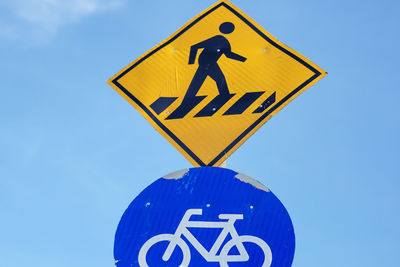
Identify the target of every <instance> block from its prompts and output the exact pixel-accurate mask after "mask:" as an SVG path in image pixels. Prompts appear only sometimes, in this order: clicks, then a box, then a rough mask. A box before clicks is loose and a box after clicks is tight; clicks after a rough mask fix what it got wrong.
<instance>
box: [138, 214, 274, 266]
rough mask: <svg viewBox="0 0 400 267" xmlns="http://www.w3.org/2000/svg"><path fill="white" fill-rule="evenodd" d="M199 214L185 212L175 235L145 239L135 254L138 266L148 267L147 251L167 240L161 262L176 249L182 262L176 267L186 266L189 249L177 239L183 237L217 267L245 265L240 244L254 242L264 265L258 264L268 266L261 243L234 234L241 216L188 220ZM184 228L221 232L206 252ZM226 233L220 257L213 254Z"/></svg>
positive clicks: (266, 248) (267, 255) (265, 246)
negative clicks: (137, 257) (231, 253)
mask: <svg viewBox="0 0 400 267" xmlns="http://www.w3.org/2000/svg"><path fill="white" fill-rule="evenodd" d="M202 214H203V210H202V209H189V210H187V211H186V213H185V215H184V216H183V218H182V220H181V222H180V224H179V226H178V228H177V229H176V231H175V234H159V235H156V236H154V237H152V238H150V239H149V240H147V241H146V243H144V245H143V246H142V248H141V249H140V251H139V259H138V260H139V265H140V266H143V267H148V264H147V261H146V255H147V252H148V250H149V249H150V248H151V247H152V246H153V245H154V244H156V243H158V242H162V241H168V242H169V245H168V247H167V249H166V250H165V252H164V255H163V256H162V259H163V260H164V261H168V260H169V258H170V257H171V255H172V253H173V251H174V249H175V248H176V247H179V248H180V249H181V250H182V252H183V260H182V263H181V264H180V266H189V264H190V259H191V257H190V249H189V246H188V245H187V244H186V242H185V241H184V240H183V239H182V238H181V236H184V237H185V238H186V239H187V240H188V241H189V242H190V244H191V245H192V246H193V247H194V248H195V249H196V250H197V252H199V253H200V255H201V256H202V257H203V258H204V259H205V260H206V261H207V262H218V263H219V264H220V266H221V267H228V263H229V262H246V261H248V260H249V255H248V253H247V251H246V249H245V247H244V245H243V243H245V242H251V243H254V244H256V245H258V246H259V247H260V248H261V249H262V251H263V253H264V262H263V263H262V267H270V266H271V262H272V252H271V249H270V247H269V246H268V244H267V243H265V241H264V240H262V239H260V238H258V237H255V236H251V235H242V236H239V235H238V233H237V231H236V229H235V226H234V223H235V222H236V220H243V214H219V216H218V217H219V219H221V220H227V221H219V222H214V221H191V220H190V217H191V216H192V215H202ZM188 228H222V231H221V233H220V234H219V236H218V238H217V240H216V241H215V242H214V244H213V245H212V247H211V249H210V250H209V251H207V250H206V249H205V248H204V246H202V244H201V243H200V242H199V241H198V240H197V239H196V237H194V236H193V234H192V233H191V232H190V231H189V230H188ZM228 234H230V236H231V237H232V239H231V240H229V241H228V242H227V243H226V244H225V245H224V246H223V247H222V250H221V252H220V254H219V255H217V253H218V251H220V249H221V246H222V244H223V242H224V240H225V239H226V237H227V236H228ZM234 246H236V248H237V250H238V251H239V255H229V252H230V250H231V249H232V248H233V247H234Z"/></svg>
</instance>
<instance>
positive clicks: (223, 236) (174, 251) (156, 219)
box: [114, 167, 295, 267]
mask: <svg viewBox="0 0 400 267" xmlns="http://www.w3.org/2000/svg"><path fill="white" fill-rule="evenodd" d="M294 250H295V236H294V230H293V225H292V222H291V220H290V217H289V214H288V213H287V211H286V209H285V207H284V206H283V205H282V203H281V202H280V201H279V199H278V198H277V197H276V196H275V195H274V194H273V193H272V192H271V191H270V190H269V189H268V188H266V187H265V186H264V185H262V184H260V183H259V182H257V181H256V180H254V179H252V178H250V177H248V176H246V175H243V174H241V173H237V172H235V171H232V170H228V169H224V168H215V167H202V168H192V169H187V170H182V171H178V172H175V173H172V174H170V175H167V176H165V177H163V178H160V179H158V180H157V181H155V182H154V183H153V184H151V185H150V186H149V187H147V188H146V189H145V190H144V191H143V192H142V193H140V195H139V196H138V197H136V198H135V199H134V200H133V202H132V203H131V204H130V206H129V207H128V209H127V210H126V211H125V213H124V215H123V216H122V219H121V221H120V223H119V225H118V229H117V233H116V235H115V244H114V257H115V260H116V266H117V267H131V266H140V267H147V266H149V267H160V266H174V267H178V266H180V267H188V266H190V267H192V266H193V267H195V266H202V267H207V266H222V267H227V266H252V267H258V266H260V267H290V266H291V265H292V261H293V257H294Z"/></svg>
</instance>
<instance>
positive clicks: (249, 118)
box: [108, 1, 326, 166]
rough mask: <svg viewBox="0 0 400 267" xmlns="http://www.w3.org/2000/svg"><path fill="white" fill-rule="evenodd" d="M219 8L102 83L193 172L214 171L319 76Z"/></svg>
mask: <svg viewBox="0 0 400 267" xmlns="http://www.w3.org/2000/svg"><path fill="white" fill-rule="evenodd" d="M325 74H326V73H325V72H324V71H323V70H322V69H321V68H319V67H318V66H317V65H315V64H314V63H312V62H311V61H309V60H308V59H307V58H305V57H304V56H302V55H300V54H299V53H297V52H296V51H294V50H293V49H291V48H289V47H287V46H286V45H284V44H282V43H281V42H279V41H278V40H277V39H275V38H274V37H273V36H272V35H271V34H269V33H268V32H267V31H266V30H264V29H263V28H262V27H261V26H259V25H258V24H257V23H256V22H255V21H253V20H252V19H251V18H249V17H248V16H247V15H246V14H244V13H243V12H242V11H240V10H239V9H238V8H236V7H235V6H233V5H232V4H231V3H229V2H228V1H220V2H218V3H216V4H215V5H213V6H211V7H210V8H209V9H207V10H205V11H204V12H202V13H201V14H199V15H198V16H197V17H195V18H194V19H192V20H191V21H189V22H188V23H187V24H186V25H184V26H183V27H182V28H181V29H179V30H178V31H177V32H176V33H174V34H173V35H172V36H170V37H169V38H168V39H166V40H165V41H163V42H162V43H160V44H159V45H157V46H156V47H154V48H153V49H151V50H150V51H148V52H147V53H145V54H144V55H143V56H142V57H140V58H138V59H137V60H135V61H134V62H132V63H131V64H130V65H128V66H127V67H126V68H124V69H123V70H122V71H120V72H119V73H118V74H116V75H115V76H114V77H112V78H111V79H110V80H109V81H108V83H109V84H110V85H111V86H112V87H113V88H114V89H115V90H117V91H118V93H120V94H121V95H122V96H123V97H124V98H125V99H126V100H128V101H129V102H130V103H131V104H132V105H133V106H134V107H135V108H136V109H137V110H139V112H140V113H141V114H142V115H143V116H145V117H146V119H147V120H148V121H149V122H150V123H151V124H152V125H153V126H154V127H155V128H156V129H157V130H158V131H159V132H160V133H161V134H162V135H163V136H164V137H165V138H166V139H167V140H168V141H169V142H171V143H172V144H173V145H174V146H175V148H177V149H178V150H179V151H180V152H181V153H182V154H183V155H184V156H185V157H186V158H187V159H188V160H189V161H190V162H191V163H192V164H193V165H195V166H219V165H220V164H221V163H222V162H223V161H225V160H226V158H227V157H229V156H230V155H231V154H232V153H233V152H234V151H235V150H236V149H237V148H238V147H239V146H240V145H241V144H243V142H244V141H246V140H247V139H248V138H249V137H250V136H251V135H252V134H253V133H254V132H255V131H257V130H258V129H259V128H260V127H261V126H262V125H263V124H264V123H265V122H266V121H267V120H269V119H270V118H271V116H273V115H275V114H276V113H277V112H278V111H279V110H281V109H282V108H283V107H284V106H286V105H287V104H288V103H289V102H290V101H291V100H293V99H294V98H295V97H296V96H298V95H299V94H300V93H301V92H303V91H304V90H306V89H307V88H309V87H310V86H311V85H313V84H314V83H316V82H317V81H318V80H320V79H321V78H322V77H323V76H325Z"/></svg>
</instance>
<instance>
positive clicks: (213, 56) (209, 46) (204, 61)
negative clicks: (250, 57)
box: [167, 22, 246, 120]
mask: <svg viewBox="0 0 400 267" xmlns="http://www.w3.org/2000/svg"><path fill="white" fill-rule="evenodd" d="M234 29H235V26H234V25H233V23H231V22H224V23H222V24H221V26H220V27H219V30H220V32H221V33H223V34H230V33H232V32H233V30H234ZM201 48H203V52H202V53H201V54H200V56H199V67H198V69H197V71H196V73H195V74H194V77H193V80H192V81H191V83H190V85H189V89H188V90H187V92H186V94H185V96H184V98H183V100H182V103H181V104H180V106H179V107H178V108H177V109H176V110H175V111H174V112H173V113H172V114H171V115H169V116H168V117H167V120H168V119H181V118H183V117H185V115H186V114H188V113H189V112H190V111H191V110H192V109H193V108H194V106H196V105H197V104H199V101H198V100H197V99H199V100H200V99H201V100H202V97H198V98H196V94H197V92H198V91H199V90H200V87H201V86H202V85H203V83H204V81H205V80H206V78H207V77H210V78H212V79H213V80H214V81H215V83H216V85H217V88H218V91H219V95H217V96H216V98H215V101H214V102H213V103H212V105H211V106H212V112H211V113H210V112H209V108H208V109H206V110H204V111H203V112H200V113H199V114H197V115H199V116H206V115H209V116H210V115H212V114H214V113H215V112H217V111H218V109H220V108H221V107H222V105H223V104H225V103H226V102H228V100H229V99H231V98H232V96H233V94H229V89H228V84H227V82H226V78H225V76H224V74H223V73H222V71H221V68H220V67H219V66H218V63H217V61H218V59H219V58H220V57H221V56H222V55H223V54H224V55H225V56H226V57H227V58H230V59H234V60H238V61H241V62H244V61H246V58H245V57H242V56H240V55H238V54H235V53H234V52H232V51H231V46H230V44H229V41H228V40H227V39H226V38H225V37H224V36H222V35H216V36H214V37H212V38H210V39H207V40H205V41H202V42H200V43H198V44H195V45H193V46H192V47H191V48H190V55H189V64H193V63H194V62H195V59H196V54H197V50H198V49H201ZM207 111H208V112H207Z"/></svg>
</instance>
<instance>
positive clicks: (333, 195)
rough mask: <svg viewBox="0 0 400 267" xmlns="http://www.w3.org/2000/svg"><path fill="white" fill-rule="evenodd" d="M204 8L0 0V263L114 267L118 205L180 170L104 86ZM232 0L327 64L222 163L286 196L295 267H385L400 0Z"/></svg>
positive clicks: (390, 266) (183, 3) (396, 130)
mask: <svg viewBox="0 0 400 267" xmlns="http://www.w3.org/2000/svg"><path fill="white" fill-rule="evenodd" d="M213 3H214V1H209V0H201V1H200V0H197V1H194V0H190V1H188V0H170V1H161V0H155V1H128V0H109V1H106V0H70V1H62V0H3V1H2V2H0V58H1V64H0V78H1V84H2V85H1V93H2V94H1V95H2V101H1V102H2V104H1V105H0V121H1V124H0V151H1V153H0V207H1V220H0V258H1V265H2V266H8V267H19V266H32V267H48V266H57V267H64V266H74V267H80V266H82V267H83V266H85V267H87V266H96V267H103V266H113V255H112V250H113V239H114V233H115V230H116V228H117V224H118V222H119V220H120V217H121V215H122V213H123V212H124V210H125V209H126V208H127V206H128V205H129V203H130V202H131V201H132V200H133V198H134V197H135V196H136V195H137V194H139V193H140V192H141V190H143V189H144V188H145V187H146V186H148V185H150V184H151V183H152V182H153V181H155V180H156V179H157V178H159V177H161V176H163V175H165V174H168V173H170V172H173V171H176V170H179V169H183V168H187V167H190V164H189V162H188V161H186V160H185V158H184V157H183V156H181V155H180V154H179V153H178V151H176V150H175V149H174V148H173V147H172V145H170V144H169V143H168V142H167V141H166V140H165V139H164V138H163V137H162V136H161V135H160V134H158V133H157V131H156V130H154V129H153V128H152V127H151V126H150V124H149V123H147V121H146V120H145V119H144V118H143V117H142V116H141V115H140V114H139V112H137V111H136V110H135V109H134V108H133V107H131V106H130V105H129V104H128V103H127V102H126V101H125V100H124V99H123V98H122V97H120V96H119V95H118V94H117V93H116V92H115V91H114V90H113V89H112V88H111V87H109V86H108V85H107V84H106V80H107V79H108V78H110V77H111V76H112V75H113V74H115V73H116V72H117V71H119V70H120V69H121V68H122V67H124V66H126V65H127V64H129V63H130V62H131V61H133V60H134V59H136V58H137V57H138V56H140V55H141V54H143V53H144V52H146V51H147V50H148V49H150V48H152V47H153V46H154V45H156V44H157V43H159V42H160V41H162V40H164V39H165V38H166V37H168V36H169V35H170V34H172V33H173V32H174V31H175V30H177V29H178V28H179V27H180V26H182V25H183V24H184V23H186V22H187V21H188V20H189V19H191V18H192V17H194V16H195V15H197V14H198V13H199V12H201V11H202V10H204V9H206V8H207V7H208V6H210V5H211V4H213ZM232 3H234V4H235V5H236V6H238V7H239V8H240V9H242V10H243V11H244V12H246V13H247V14H248V15H249V16H250V17H252V18H253V19H254V20H256V21H257V22H258V23H259V24H260V25H262V26H263V27H264V28H265V29H266V30H268V31H269V32H270V33H271V34H273V35H274V36H275V37H277V38H278V39H279V40H280V41H282V42H283V43H285V44H287V45H288V46H290V47H292V48H294V49H295V50H297V51H299V52H300V53H302V54H303V55H305V56H306V57H308V58H309V59H311V60H312V61H314V62H315V63H316V64H318V65H319V66H321V67H322V68H323V69H325V70H326V71H328V73H329V74H328V75H327V76H326V77H325V78H324V79H322V80H321V81H320V82H319V83H318V84H316V85H315V86H313V87H311V88H310V89H309V90H307V91H306V92H305V93H303V94H302V95H301V96H300V97H298V98H296V99H295V100H294V101H293V102H291V103H290V104H289V105H288V106H287V107H286V108H284V109H283V110H282V111H281V112H280V113H278V114H277V115H276V116H275V117H273V118H272V119H271V120H270V121H269V122H267V124H266V125H264V127H262V128H261V129H260V130H259V131H258V132H257V133H256V134H255V135H254V136H253V137H252V138H250V139H249V140H248V141H247V142H246V143H245V144H244V145H243V146H242V147H241V148H239V149H238V150H237V151H236V152H235V153H234V154H233V155H232V157H231V158H229V160H228V163H227V164H228V168H230V169H233V170H235V171H239V172H242V173H245V174H247V175H249V176H251V177H253V178H256V179H257V180H259V181H261V182H262V183H263V184H265V185H266V186H268V187H269V188H271V190H272V191H273V192H274V193H275V194H276V195H277V196H278V197H279V198H280V200H281V201H282V202H283V203H284V204H285V206H286V208H287V209H288V211H289V213H290V215H291V217H292V220H293V224H294V228H295V232H296V238H297V242H296V246H297V248H296V255H295V259H294V263H293V266H294V267H303V266H304V267H321V266H324V267H336V266H342V267H355V266H362V267H376V266H385V267H397V266H398V259H397V258H398V250H399V249H400V247H399V245H398V240H400V231H399V229H398V228H399V225H400V215H399V204H400V196H399V193H398V188H399V186H400V182H399V178H400V173H399V167H398V166H399V165H400V157H399V149H400V142H399V137H400V119H399V108H398V100H399V99H400V90H399V86H398V81H397V79H398V77H399V74H400V73H399V66H398V62H399V60H400V56H399V53H398V43H399V40H400V39H399V36H398V34H397V33H398V26H399V25H400V21H399V16H398V10H399V9H400V4H399V2H398V1H390V0H383V1H379V2H378V1H369V0H367V1H361V0H352V1H344V0H338V1H324V2H321V1H315V0H306V1H294V0H283V1H248V0H247V1H245V0H232Z"/></svg>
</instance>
